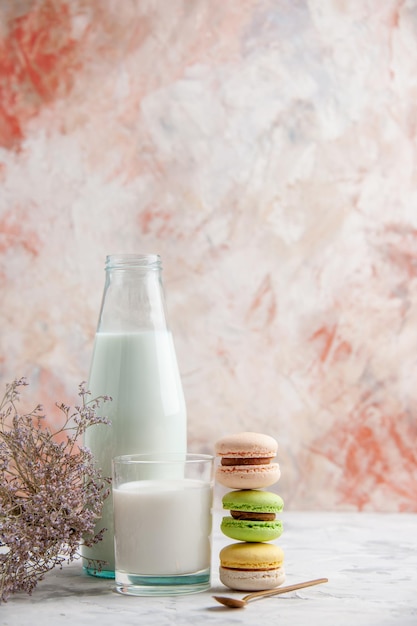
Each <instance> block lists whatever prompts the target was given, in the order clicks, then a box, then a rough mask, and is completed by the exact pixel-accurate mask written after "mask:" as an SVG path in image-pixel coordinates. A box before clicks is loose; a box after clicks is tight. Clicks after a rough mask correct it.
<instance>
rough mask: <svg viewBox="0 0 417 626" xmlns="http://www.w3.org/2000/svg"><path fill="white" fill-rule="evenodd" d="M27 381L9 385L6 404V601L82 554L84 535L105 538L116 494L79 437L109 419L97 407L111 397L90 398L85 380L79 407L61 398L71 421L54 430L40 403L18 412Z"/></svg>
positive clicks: (2, 536)
mask: <svg viewBox="0 0 417 626" xmlns="http://www.w3.org/2000/svg"><path fill="white" fill-rule="evenodd" d="M25 385H27V382H26V380H25V379H24V378H21V379H19V380H15V381H14V382H13V383H11V384H8V385H6V393H5V395H4V397H3V399H2V401H1V402H0V603H1V602H6V601H7V598H8V597H9V596H10V595H11V594H13V593H15V592H17V591H25V592H27V593H29V594H31V593H32V591H33V589H34V588H35V587H36V585H37V583H38V582H39V581H41V580H42V579H43V578H44V576H45V573H46V572H48V571H49V570H51V569H52V568H53V567H55V566H56V565H59V566H60V567H62V565H63V563H65V562H70V561H72V560H74V559H75V558H77V557H78V556H79V552H78V548H79V544H80V542H81V541H83V542H84V543H85V544H86V545H87V546H90V545H93V544H95V543H97V541H100V540H101V538H102V534H103V532H102V531H101V532H100V533H98V534H95V532H94V527H95V522H96V521H97V519H99V518H100V516H101V510H102V506H103V502H104V500H105V499H106V498H107V496H108V495H109V492H110V478H108V477H103V476H102V474H101V470H100V469H98V468H97V467H96V466H95V464H94V458H93V455H92V454H91V452H90V450H89V449H88V448H85V447H83V446H81V445H79V440H80V438H81V436H82V435H83V434H84V432H85V431H86V430H87V428H89V427H90V426H92V425H94V424H108V423H109V422H108V420H107V419H106V418H104V417H100V416H99V415H98V414H97V410H98V409H99V408H100V406H101V404H102V403H103V402H107V401H109V400H111V398H109V397H108V396H100V397H99V398H95V399H93V400H89V399H88V397H89V396H90V395H91V393H90V392H89V391H87V390H86V387H85V383H81V385H80V386H79V395H80V396H81V399H82V402H81V404H80V406H76V407H75V408H74V410H73V412H71V407H69V406H67V405H65V404H57V406H58V408H59V409H60V410H61V411H62V414H63V417H64V421H63V425H62V427H61V428H59V429H58V430H57V431H56V432H51V431H50V430H49V428H46V427H44V426H43V423H42V419H43V415H42V407H41V406H40V405H38V406H37V407H36V408H35V409H34V410H33V411H32V412H31V413H27V414H24V415H21V414H19V413H18V411H17V409H16V405H15V404H16V401H17V400H18V398H19V387H21V386H25ZM101 565H102V564H101V563H95V567H97V568H98V569H99V568H100V566H101Z"/></svg>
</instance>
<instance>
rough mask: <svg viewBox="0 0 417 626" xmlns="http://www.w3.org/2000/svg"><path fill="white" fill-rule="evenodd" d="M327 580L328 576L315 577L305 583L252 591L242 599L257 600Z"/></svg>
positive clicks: (319, 583)
mask: <svg viewBox="0 0 417 626" xmlns="http://www.w3.org/2000/svg"><path fill="white" fill-rule="evenodd" d="M327 582H329V580H328V578H315V579H314V580H307V581H306V582H305V583H297V584H295V585H288V586H287V587H280V588H279V589H269V590H267V591H256V592H255V593H250V594H249V595H248V596H245V597H244V598H242V600H245V601H246V602H249V600H255V599H256V598H262V597H266V596H278V595H279V594H280V593H288V592H289V591H296V590H297V589H304V587H312V586H313V585H321V584H322V583H327Z"/></svg>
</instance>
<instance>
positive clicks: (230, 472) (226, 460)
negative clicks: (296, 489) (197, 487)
mask: <svg viewBox="0 0 417 626" xmlns="http://www.w3.org/2000/svg"><path fill="white" fill-rule="evenodd" d="M277 450H278V443H277V441H276V440H275V439H274V438H273V437H271V436H269V435H265V434H262V433H254V432H242V433H238V434H235V435H229V436H226V437H223V438H222V439H219V440H218V441H217V442H216V444H215V453H216V455H217V456H219V457H220V458H221V465H219V466H218V467H217V469H216V479H217V481H218V482H219V483H220V484H221V485H224V486H225V487H229V488H230V489H262V488H264V487H270V486H271V485H273V484H274V483H276V482H277V481H278V480H279V478H280V476H281V472H280V469H279V465H278V463H271V460H272V459H273V458H274V457H275V456H276V454H277Z"/></svg>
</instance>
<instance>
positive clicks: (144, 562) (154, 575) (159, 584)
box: [113, 454, 214, 596]
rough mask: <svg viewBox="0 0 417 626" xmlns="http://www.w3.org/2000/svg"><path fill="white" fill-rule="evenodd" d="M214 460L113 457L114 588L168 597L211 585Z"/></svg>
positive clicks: (184, 456)
mask: <svg viewBox="0 0 417 626" xmlns="http://www.w3.org/2000/svg"><path fill="white" fill-rule="evenodd" d="M213 460H214V458H213V457H212V456H211V455H204V454H135V455H123V456H118V457H116V458H114V459H113V511H114V546H115V579H116V589H117V591H119V592H120V593H123V594H127V595H138V596H144V595H146V596H149V595H160V596H166V595H177V594H185V593H197V592H199V591H204V590H205V589H208V588H209V586H210V561H211V532H212V506H213V484H214V478H213Z"/></svg>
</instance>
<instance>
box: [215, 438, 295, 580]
mask: <svg viewBox="0 0 417 626" xmlns="http://www.w3.org/2000/svg"><path fill="white" fill-rule="evenodd" d="M277 449H278V444H277V442H276V440H275V439H273V437H270V436H269V435H264V434H261V433H252V432H243V433H239V434H236V435H230V436H228V437H224V438H222V439H220V440H219V441H217V443H216V445H215V452H216V455H217V456H218V457H220V459H221V462H220V465H218V467H217V469H216V479H217V482H218V483H220V484H221V485H223V486H225V487H228V488H230V489H232V490H233V491H230V492H228V493H226V495H225V496H223V499H222V504H223V508H224V509H226V510H229V511H230V516H226V517H223V520H222V523H221V530H222V532H223V534H224V535H226V537H229V538H231V539H235V540H237V542H238V543H233V544H230V545H228V546H226V547H225V548H223V549H222V550H221V552H220V580H221V582H222V583H223V584H224V585H226V586H227V587H230V588H231V589H238V590H244V591H253V590H262V589H273V588H275V587H278V586H279V585H281V584H282V583H283V582H284V580H285V573H284V568H283V562H284V553H283V551H282V549H281V548H280V547H279V546H278V545H276V544H273V543H269V542H271V541H273V540H274V539H277V538H278V537H279V536H280V535H281V533H282V522H281V521H280V520H277V519H276V514H277V513H279V512H281V511H282V509H283V506H284V503H283V501H282V498H281V497H280V496H279V495H277V494H276V493H273V492H271V491H266V490H265V489H266V488H267V487H270V486H272V485H273V484H274V483H276V482H277V481H278V480H279V478H280V475H281V473H280V469H279V465H278V463H274V462H272V461H273V459H274V458H275V456H276V453H277Z"/></svg>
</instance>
